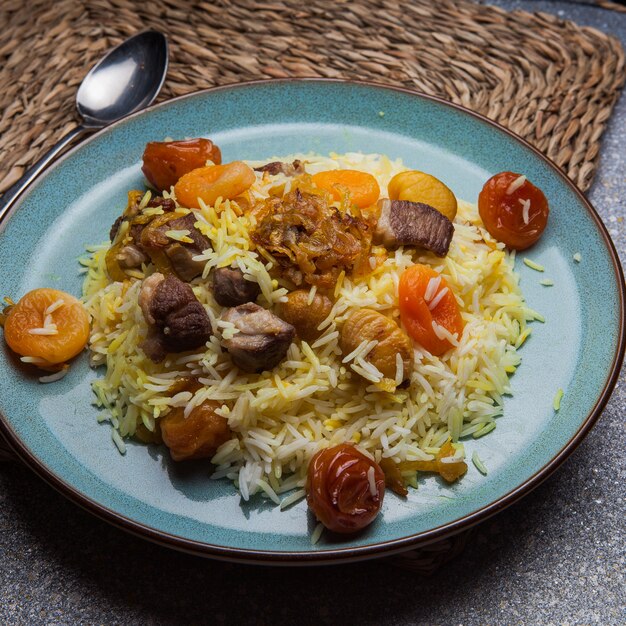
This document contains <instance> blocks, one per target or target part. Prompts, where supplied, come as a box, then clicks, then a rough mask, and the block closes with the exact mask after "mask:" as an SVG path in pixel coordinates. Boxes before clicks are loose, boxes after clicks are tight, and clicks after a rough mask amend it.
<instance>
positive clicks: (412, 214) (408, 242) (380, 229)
mask: <svg viewBox="0 0 626 626" xmlns="http://www.w3.org/2000/svg"><path fill="white" fill-rule="evenodd" d="M379 207H380V209H381V213H380V217H379V219H378V224H377V225H376V231H375V233H374V242H375V243H379V244H382V245H384V246H386V247H388V248H394V247H398V246H403V245H404V246H419V247H422V248H426V249H427V250H431V251H432V252H434V253H435V254H436V255H437V256H446V254H448V249H449V248H450V242H451V241H452V235H453V234H454V226H453V225H452V222H451V221H450V220H449V219H448V218H447V217H445V215H442V214H441V213H439V211H437V209H433V207H431V206H429V205H428V204H423V203H421V202H408V201H406V200H388V199H384V200H381V201H380V202H379Z"/></svg>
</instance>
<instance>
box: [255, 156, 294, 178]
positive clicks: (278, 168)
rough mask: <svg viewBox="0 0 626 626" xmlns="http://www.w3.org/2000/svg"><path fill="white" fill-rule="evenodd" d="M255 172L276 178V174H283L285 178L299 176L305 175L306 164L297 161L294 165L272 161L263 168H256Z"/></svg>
mask: <svg viewBox="0 0 626 626" xmlns="http://www.w3.org/2000/svg"><path fill="white" fill-rule="evenodd" d="M254 171H255V172H267V173H268V174H272V175H273V176H275V175H276V174H280V173H283V174H284V175H285V176H296V175H297V174H304V163H302V161H299V160H298V159H296V160H295V161H294V162H293V163H283V162H282V161H272V162H271V163H266V164H265V165H262V166H261V167H255V168H254Z"/></svg>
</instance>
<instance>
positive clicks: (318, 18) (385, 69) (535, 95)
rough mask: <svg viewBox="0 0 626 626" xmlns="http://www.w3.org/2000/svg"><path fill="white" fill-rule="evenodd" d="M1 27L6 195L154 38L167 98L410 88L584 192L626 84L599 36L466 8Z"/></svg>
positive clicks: (188, 12)
mask: <svg viewBox="0 0 626 626" xmlns="http://www.w3.org/2000/svg"><path fill="white" fill-rule="evenodd" d="M597 10H599V11H600V10H605V9H600V8H598V9H597ZM0 25H1V26H2V28H1V29H0V84H2V85H3V86H4V87H3V90H2V92H1V93H0V112H1V117H0V148H1V150H2V160H1V161H0V192H2V191H4V190H5V189H6V188H8V187H9V186H10V185H11V184H13V183H14V182H15V181H16V180H17V179H18V178H19V177H20V176H21V175H22V173H23V171H24V169H25V167H26V166H28V165H29V164H31V163H33V162H34V161H35V160H36V159H37V158H38V157H39V156H41V155H42V154H43V152H44V151H45V150H46V149H48V148H49V147H50V146H51V145H52V144H53V143H54V142H55V141H56V140H57V139H58V138H59V137H61V136H62V135H63V134H64V133H66V132H67V131H69V130H70V129H71V128H73V127H74V126H75V125H76V123H77V120H76V117H75V113H74V97H75V93H76V88H77V87H78V84H79V83H80V80H81V79H82V77H83V76H84V74H85V73H86V71H87V69H88V68H89V67H90V66H91V65H92V64H93V63H94V62H95V61H97V60H98V59H99V58H100V56H101V55H102V54H103V53H104V52H105V51H106V50H107V49H108V48H110V47H111V46H113V45H115V44H118V43H119V42H120V41H122V40H123V39H124V38H125V37H127V36H129V35H131V34H133V33H135V32H137V31H139V30H142V29H145V28H156V29H158V30H162V31H164V32H166V33H167V34H168V36H169V40H170V43H171V66H170V71H169V75H168V78H167V82H166V84H165V87H164V89H163V92H162V94H161V99H166V98H170V97H172V96H178V95H180V94H184V93H188V92H190V91H195V90H197V89H202V88H205V87H211V86H213V85H222V84H226V83H235V82H239V81H242V80H250V79H258V78H278V77H280V78H283V77H288V76H323V77H333V78H342V77H343V78H357V79H366V80H373V81H377V82H384V83H388V84H391V85H403V86H405V87H412V88H415V89H417V90H419V91H422V92H424V93H427V94H433V95H437V96H442V97H443V98H447V99H449V100H451V101H452V102H456V103H459V104H462V105H464V106H466V107H468V108H470V109H473V110H474V111H478V112H479V113H483V114H484V115H486V116H487V117H490V118H492V119H494V120H496V121H498V122H500V123H501V124H503V125H505V126H507V127H508V128H510V129H511V130H514V131H515V132H517V133H518V134H520V135H521V136H522V137H524V138H525V139H527V140H528V141H530V142H531V143H532V144H534V145H535V146H537V147H538V148H539V149H540V150H542V151H543V152H544V153H545V154H547V155H548V156H549V157H550V158H551V159H553V160H554V161H555V162H556V163H557V164H558V165H560V166H561V167H562V168H563V169H564V170H565V171H566V172H567V174H568V175H569V176H570V178H571V179H572V180H573V181H574V182H575V183H576V184H577V185H578V186H579V187H580V188H581V189H582V190H586V189H588V187H589V185H590V184H591V181H592V179H593V175H594V171H595V168H596V165H597V158H598V153H599V145H600V144H599V141H600V136H601V135H602V132H603V130H604V127H605V125H606V122H607V120H608V118H609V116H610V114H611V110H612V107H613V105H614V103H615V100H616V98H617V96H618V93H619V89H620V87H621V85H622V84H623V82H624V75H625V71H624V53H623V50H622V48H621V46H620V44H619V42H618V41H617V40H616V39H614V38H612V37H609V36H607V35H605V34H603V33H601V32H599V31H597V30H594V29H592V28H581V27H579V26H577V25H576V24H573V23H572V22H567V21H563V20H561V19H558V18H556V17H554V16H552V15H548V14H545V13H538V14H530V13H525V12H520V11H517V12H513V13H507V12H505V11H503V10H501V9H499V8H494V7H489V6H481V5H476V4H472V3H469V2H465V1H463V0H461V1H455V2H451V1H447V0H439V1H438V2H429V1H428V0H412V1H411V2H403V3H398V2H395V1H389V2H386V1H380V0H374V1H372V0H362V1H361V2H345V1H342V0H334V1H328V0H309V1H308V2H306V3H303V2H300V1H297V2H294V1H292V0H289V1H287V0H275V1H271V0H269V1H266V2H255V1H254V0H240V1H238V2H209V1H207V2H194V3H189V2H185V1H184V0H165V1H161V2H143V1H133V0H83V1H76V0H74V1H72V0H60V1H58V2H51V1H50V0H31V1H29V2H27V3H25V2H23V0H3V2H2V3H0Z"/></svg>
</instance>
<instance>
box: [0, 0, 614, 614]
mask: <svg viewBox="0 0 626 626" xmlns="http://www.w3.org/2000/svg"><path fill="white" fill-rule="evenodd" d="M494 3H495V4H498V5H500V6H503V7H505V8H524V9H527V10H545V11H549V12H553V13H557V14H560V15H561V16H562V17H566V18H569V19H574V20H576V21H578V22H579V23H582V24H589V25H592V26H596V27H598V28H600V29H602V30H605V31H607V32H612V33H614V34H616V35H618V36H619V37H621V39H622V41H623V42H624V43H625V44H626V15H623V14H622V15H618V14H616V13H610V12H608V11H605V10H602V9H598V8H595V7H592V6H590V5H587V4H572V3H566V2H511V1H507V0H497V1H496V2H494ZM625 144H626V98H622V100H621V102H620V103H619V105H618V107H617V109H616V111H615V114H614V116H613V118H612V120H611V123H610V128H609V131H608V133H607V135H606V136H605V139H604V145H603V150H602V163H601V168H600V171H599V174H598V177H597V179H596V182H595V184H594V187H593V189H592V191H591V193H590V198H591V200H592V202H593V203H594V204H595V206H596V208H597V209H598V211H599V212H600V215H601V216H602V218H603V219H604V221H605V222H606V224H607V226H608V228H609V230H610V232H611V235H612V237H613V239H614V241H615V243H616V245H617V247H618V250H619V252H620V255H621V258H622V261H623V260H624V258H626V224H625V222H624V217H625V216H626V210H625V202H626V201H625V198H626V149H625V148H624V145H625ZM625 382H626V381H625V378H624V373H623V372H622V376H621V377H620V380H619V383H618V385H617V388H616V390H615V393H614V394H613V397H612V398H611V400H610V402H609V404H608V406H607V408H606V410H605V412H604V414H603V416H602V418H601V419H600V421H599V422H598V424H597V426H596V427H595V428H594V429H593V431H592V432H591V434H590V435H589V436H588V437H587V438H586V439H585V441H584V442H583V443H582V444H581V446H580V447H579V449H578V450H577V451H576V452H575V453H574V454H573V455H572V456H571V458H570V459H569V460H568V461H567V462H566V463H565V464H564V465H563V466H562V468H561V469H560V470H559V471H558V472H557V473H556V474H555V475H554V476H552V477H551V478H550V479H549V480H547V481H546V482H545V483H544V484H543V485H541V486H540V487H539V488H538V489H536V490H535V491H534V492H533V493H531V494H530V495H529V496H527V497H526V498H524V500H523V501H521V502H519V503H518V504H516V505H514V506H512V507H510V508H509V509H507V510H505V511H504V512H502V513H500V514H499V515H498V516H496V517H495V518H492V519H491V520H490V521H487V522H486V523H484V524H483V525H481V526H480V527H479V528H478V529H477V530H476V532H475V534H474V536H473V539H472V541H471V543H470V545H469V546H468V547H467V549H466V550H465V552H464V553H463V554H461V555H460V556H459V557H458V558H457V559H456V560H455V561H453V562H452V563H450V564H449V565H448V566H446V567H445V568H443V569H442V570H440V571H439V572H438V573H437V574H435V575H434V576H432V577H429V578H421V577H419V576H416V575H415V574H413V573H410V572H405V571H403V570H399V569H396V568H394V567H393V566H391V565H390V564H389V563H388V562H386V561H381V560H378V561H372V562H366V563H357V564H353V565H347V566H336V567H324V568H313V569H308V570H305V569H280V568H264V567H251V566H242V565H232V564H224V563H218V562H213V561H208V560H202V559H200V558H196V557H193V556H189V555H185V554H181V553H177V552H173V551H169V550H166V549H165V548H161V547H159V546H156V545H153V544H151V543H148V542H147V541H144V540H141V539H138V538H135V537H133V536H131V535H128V534H126V533H124V532H122V531H120V530H117V529H115V528H113V527H111V526H108V525H107V524H105V523H104V522H101V521H100V520H98V519H96V518H94V517H92V516H91V515H89V514H87V513H86V512H84V511H82V510H81V509H79V508H78V507H76V506H75V505H73V504H71V503H70V502H69V501H67V500H66V499H65V498H63V497H62V496H61V495H59V494H57V493H56V492H55V491H53V490H52V489H51V488H49V487H48V486H47V485H46V484H44V483H43V482H42V481H40V480H39V479H38V478H37V477H36V476H34V475H33V474H32V473H31V472H30V471H29V470H27V469H25V468H24V467H23V466H21V465H20V464H18V463H5V464H0V623H1V624H32V625H38V624H111V625H113V624H124V625H130V624H179V623H186V624H187V623H188V624H200V623H208V622H211V623H215V624H227V623H242V624H246V623H256V624H281V623H300V624H309V623H328V624H334V623H347V624H350V623H361V624H381V623H385V624H464V625H466V624H623V623H626V607H625V603H624V602H625V597H626V590H625V586H624V570H625V561H626V552H625V547H624V545H625V539H626V533H625V532H624V531H625V526H624V512H625V511H624V482H625V478H626V476H625V469H624V458H625V456H626V455H625V452H626V449H625V448H626V446H625V444H624V441H625V439H624V416H625V414H626V390H625V386H626V385H625Z"/></svg>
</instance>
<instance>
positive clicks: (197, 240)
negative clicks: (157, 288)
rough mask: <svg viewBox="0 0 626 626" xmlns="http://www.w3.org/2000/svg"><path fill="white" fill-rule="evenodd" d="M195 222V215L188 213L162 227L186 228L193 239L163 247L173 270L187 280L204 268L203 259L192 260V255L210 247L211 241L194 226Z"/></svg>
mask: <svg viewBox="0 0 626 626" xmlns="http://www.w3.org/2000/svg"><path fill="white" fill-rule="evenodd" d="M195 223H196V217H195V215H194V214H193V213H188V214H187V215H184V216H183V217H179V218H178V219H175V220H172V221H171V222H169V223H168V225H167V227H164V228H165V229H166V230H188V231H189V238H190V239H192V240H193V243H178V242H176V243H172V244H170V245H169V246H168V247H167V248H165V254H166V255H167V258H168V259H169V260H170V263H171V264H172V267H173V268H174V271H175V272H176V273H177V274H178V276H179V277H180V278H182V279H183V280H184V281H187V282H189V281H190V280H193V279H194V278H195V277H196V276H199V275H200V274H202V270H203V269H204V261H194V260H193V257H194V256H197V255H198V254H202V252H204V251H205V250H206V249H208V248H210V247H211V242H210V241H209V240H208V239H207V238H206V237H205V236H204V235H203V234H202V233H201V232H200V231H199V230H198V229H197V228H196V227H195V226H194V224H195Z"/></svg>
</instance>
